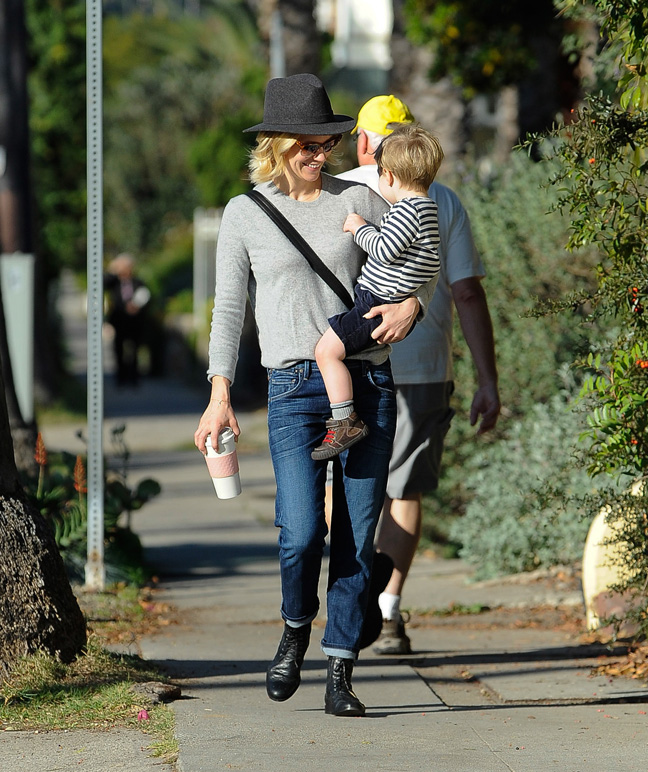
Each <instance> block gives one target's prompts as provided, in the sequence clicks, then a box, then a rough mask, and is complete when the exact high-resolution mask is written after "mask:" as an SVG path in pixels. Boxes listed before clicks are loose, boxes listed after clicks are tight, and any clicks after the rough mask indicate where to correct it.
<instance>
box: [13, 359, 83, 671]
mask: <svg viewBox="0 0 648 772" xmlns="http://www.w3.org/2000/svg"><path fill="white" fill-rule="evenodd" d="M85 643H86V624H85V619H84V617H83V614H82V612H81V609H80V608H79V605H78V603H77V600H76V598H75V597H74V594H73V592H72V588H71V587H70V582H69V580H68V578H67V574H66V572H65V567H64V565H63V560H62V558H61V555H60V553H59V551H58V547H57V546H56V542H55V541H54V534H53V533H52V530H51V528H50V527H49V525H48V524H47V523H46V522H45V520H44V519H43V518H42V517H41V515H40V513H39V512H38V511H37V510H36V509H35V508H34V506H33V505H32V504H31V503H30V502H29V501H28V500H27V498H26V497H25V494H24V491H23V490H22V488H21V486H20V482H19V480H18V471H17V469H16V464H15V461H14V455H13V450H12V442H11V432H10V429H9V418H8V414H7V408H6V402H5V388H4V380H3V379H2V372H1V371H0V672H4V673H7V672H8V671H9V670H10V669H11V666H12V665H13V664H14V663H15V661H16V660H17V659H18V658H19V657H21V656H24V655H27V654H32V653H34V652H36V651H39V650H44V651H47V652H49V653H50V654H52V655H55V656H58V657H59V658H60V659H61V660H62V661H63V662H71V661H72V660H73V659H74V658H75V657H76V656H77V655H78V654H79V653H80V652H81V650H82V649H83V647H84V646H85Z"/></svg>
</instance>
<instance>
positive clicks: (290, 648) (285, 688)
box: [266, 622, 311, 702]
mask: <svg viewBox="0 0 648 772" xmlns="http://www.w3.org/2000/svg"><path fill="white" fill-rule="evenodd" d="M310 634H311V624H310V622H309V623H308V624H307V625H303V626H302V627H290V625H286V626H285V627H284V632H283V635H282V636H281V640H280V641H279V648H278V649H277V653H276V654H275V658H274V659H273V660H272V662H271V664H270V667H269V668H268V672H267V673H266V691H267V692H268V697H270V699H271V700H275V702H283V701H284V700H288V699H290V697H292V696H293V694H294V693H295V692H296V691H297V689H298V688H299V684H300V683H301V675H300V671H301V666H302V664H303V662H304V655H305V654H306V649H307V648H308V644H309V642H310Z"/></svg>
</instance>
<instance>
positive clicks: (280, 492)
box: [268, 360, 396, 658]
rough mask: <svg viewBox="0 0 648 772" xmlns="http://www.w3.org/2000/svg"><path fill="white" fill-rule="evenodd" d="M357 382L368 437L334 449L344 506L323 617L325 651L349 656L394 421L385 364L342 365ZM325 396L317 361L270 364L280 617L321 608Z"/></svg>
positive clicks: (296, 621)
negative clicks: (315, 454)
mask: <svg viewBox="0 0 648 772" xmlns="http://www.w3.org/2000/svg"><path fill="white" fill-rule="evenodd" d="M345 364H346V365H347V366H348V368H349V371H350V373H351V377H352V380H353V395H354V401H355V407H356V410H357V412H358V415H360V417H361V418H362V419H363V421H365V423H366V424H367V425H368V426H369V436H368V437H367V438H366V439H364V440H362V441H361V442H359V443H357V444H356V445H354V446H353V447H351V448H350V449H349V450H347V451H344V452H343V453H342V454H341V455H340V456H339V459H340V462H341V466H342V471H343V478H342V479H343V485H344V493H345V497H344V498H345V499H346V504H345V502H344V501H342V502H341V505H340V506H338V498H337V497H336V499H335V503H334V511H333V517H332V524H331V542H330V561H329V578H328V589H327V622H326V630H325V631H324V637H323V638H322V650H323V651H324V653H325V654H326V655H327V656H337V657H347V658H355V657H356V656H357V654H358V651H359V649H358V641H359V640H360V633H361V632H362V624H363V620H364V614H365V609H366V605H367V590H368V583H369V575H370V572H371V561H372V558H373V541H374V534H375V530H376V524H377V522H378V517H379V516H380V512H381V509H382V505H383V501H384V498H385V488H386V486H387V474H388V468H389V459H390V457H391V452H392V443H393V439H394V430H395V427H396V401H395V393H394V384H393V380H392V376H391V367H390V365H389V363H388V362H387V363H385V364H383V365H372V364H370V363H369V362H367V361H365V360H347V361H346V363H345ZM330 412H331V408H330V404H329V400H328V397H327V394H326V389H325V388H324V382H323V381H322V376H321V374H320V372H319V369H318V367H317V365H316V363H315V362H313V361H310V360H306V361H304V362H300V363H299V364H297V365H295V366H294V367H289V368H285V369H281V370H269V371H268V433H269V441H270V453H271V455H272V463H273V465H274V472H275V478H276V482H277V498H276V505H275V525H276V526H277V527H278V528H279V529H280V533H279V560H280V569H281V590H282V606H281V615H282V617H283V618H284V620H286V622H288V623H289V624H293V625H296V626H299V625H302V624H306V623H308V622H310V621H311V620H313V619H314V618H315V617H316V616H317V612H318V610H319V598H318V592H317V591H318V583H319V575H320V570H321V564H322V554H323V551H324V540H325V538H326V533H327V528H326V521H325V519H324V491H325V485H326V466H327V463H326V461H313V459H312V458H311V455H310V454H311V451H312V449H313V448H314V447H315V446H316V445H319V444H320V443H321V442H322V440H323V439H324V435H325V433H326V429H325V421H326V419H327V418H329V417H330Z"/></svg>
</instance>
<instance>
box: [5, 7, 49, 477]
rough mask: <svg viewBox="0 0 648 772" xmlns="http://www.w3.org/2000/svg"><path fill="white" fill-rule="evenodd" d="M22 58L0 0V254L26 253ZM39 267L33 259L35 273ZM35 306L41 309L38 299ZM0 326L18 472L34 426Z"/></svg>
mask: <svg viewBox="0 0 648 772" xmlns="http://www.w3.org/2000/svg"><path fill="white" fill-rule="evenodd" d="M25 59H26V57H25V21H24V8H23V0H0V147H2V153H3V157H4V163H3V164H2V165H3V167H4V168H2V169H1V170H0V253H7V254H12V253H14V252H23V253H25V254H30V253H31V252H32V218H31V195H30V178H29V129H28V125H27V115H28V107H27V85H26V80H27V76H26V63H25ZM40 270H41V269H40V267H39V264H38V261H37V264H36V271H37V274H38V273H39V272H40ZM38 305H40V307H44V306H43V305H42V303H39V304H38ZM35 307H38V306H37V304H35ZM0 308H1V305H0ZM3 318H4V317H3ZM0 326H2V334H1V335H0V360H1V362H2V371H3V375H4V381H5V384H6V387H7V408H8V410H9V418H10V423H11V431H12V438H13V442H14V449H15V454H16V462H17V464H18V468H19V469H20V470H21V471H33V467H32V464H33V461H32V457H33V452H34V445H35V442H36V434H37V429H36V424H35V422H33V421H31V422H29V423H28V422H26V421H25V420H24V418H23V416H22V415H21V412H20V407H19V405H18V400H17V399H16V397H15V390H14V385H13V375H12V370H11V363H10V361H9V351H8V347H7V343H6V332H5V331H6V327H5V326H4V321H2V322H0ZM46 329H47V325H40V326H38V325H35V326H34V331H35V338H36V340H37V341H42V340H43V335H44V333H45V330H46ZM41 348H43V346H42V345H41Z"/></svg>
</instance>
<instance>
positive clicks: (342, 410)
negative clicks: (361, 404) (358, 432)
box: [331, 399, 353, 421]
mask: <svg viewBox="0 0 648 772" xmlns="http://www.w3.org/2000/svg"><path fill="white" fill-rule="evenodd" d="M351 413H353V400H352V399H349V400H347V401H346V402H336V403H335V404H333V403H332V402H331V415H332V417H333V418H335V420H336V421H342V420H343V419H344V418H348V417H349V416H350V415H351Z"/></svg>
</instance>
